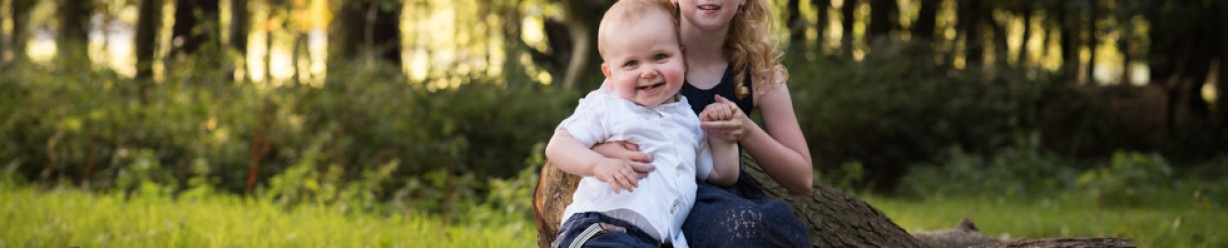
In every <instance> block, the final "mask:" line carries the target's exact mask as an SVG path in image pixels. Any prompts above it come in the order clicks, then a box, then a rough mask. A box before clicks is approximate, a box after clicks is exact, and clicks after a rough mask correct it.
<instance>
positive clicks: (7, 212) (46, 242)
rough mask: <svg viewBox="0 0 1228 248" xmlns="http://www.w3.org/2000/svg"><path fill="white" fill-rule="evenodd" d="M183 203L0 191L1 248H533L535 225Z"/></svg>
mask: <svg viewBox="0 0 1228 248" xmlns="http://www.w3.org/2000/svg"><path fill="white" fill-rule="evenodd" d="M185 198H186V197H180V199H172V198H171V197H165V196H155V197H142V196H133V197H132V198H129V199H124V196H123V195H122V194H95V193H88V192H84V191H81V190H76V189H49V190H48V189H35V188H29V187H16V188H15V187H13V186H11V185H3V184H0V216H3V219H4V223H3V224H0V247H77V246H80V247H528V246H532V245H533V244H534V242H535V241H536V239H535V235H536V234H537V232H536V230H535V229H534V227H533V225H532V224H531V222H506V221H503V222H504V223H506V224H482V223H479V222H477V221H474V223H456V224H452V225H445V224H444V222H443V221H441V220H440V218H437V217H432V216H429V215H414V214H395V215H376V214H369V213H344V212H343V211H342V210H340V209H339V208H337V207H312V206H309V205H302V206H300V207H293V208H286V207H283V206H281V205H279V204H276V203H273V202H270V201H268V200H259V199H256V198H243V197H237V196H228V195H223V194H213V195H209V196H205V197H198V198H195V199H185Z"/></svg>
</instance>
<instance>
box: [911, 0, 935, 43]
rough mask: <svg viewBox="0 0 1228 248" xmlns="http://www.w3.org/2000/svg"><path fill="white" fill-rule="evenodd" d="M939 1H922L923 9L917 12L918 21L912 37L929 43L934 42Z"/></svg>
mask: <svg viewBox="0 0 1228 248" xmlns="http://www.w3.org/2000/svg"><path fill="white" fill-rule="evenodd" d="M941 3H942V2H941V1H939V0H921V9H920V10H919V11H918V12H917V21H916V22H913V24H912V37H915V38H918V39H922V40H925V42H929V41H932V40H934V29H935V28H936V26H937V23H936V22H937V20H938V19H937V18H938V5H939V4H941Z"/></svg>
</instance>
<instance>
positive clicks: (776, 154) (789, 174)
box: [741, 84, 814, 195]
mask: <svg viewBox="0 0 1228 248" xmlns="http://www.w3.org/2000/svg"><path fill="white" fill-rule="evenodd" d="M755 99H756V100H758V101H759V103H758V105H759V113H760V114H761V115H762V116H763V125H764V128H760V127H759V125H755V124H754V123H755V122H754V121H752V120H750V118H749V117H742V118H745V119H744V121H743V122H742V123H746V124H747V125H746V133H745V135H746V136H745V137H743V138H742V140H741V144H742V147H744V148H745V149H746V151H747V152H748V153H750V155H751V156H752V157H754V158H755V160H756V161H758V162H759V164H760V165H761V166H762V167H763V170H764V171H766V172H767V174H768V175H769V176H771V177H772V179H773V180H776V182H779V183H780V185H782V186H784V187H785V188H786V189H788V190H789V193H792V194H794V195H804V194H807V193H810V191H811V186H813V185H814V179H813V175H814V174H813V173H814V168H813V167H812V165H813V162H812V160H811V157H810V148H809V147H808V146H807V145H806V137H805V136H803V135H802V129H801V127H800V126H798V124H797V116H796V115H795V114H794V113H793V100H792V99H791V98H790V97H789V88H788V86H787V85H786V84H780V85H779V86H778V87H773V88H771V89H768V90H767V91H766V92H764V93H763V94H762V95H758V96H755Z"/></svg>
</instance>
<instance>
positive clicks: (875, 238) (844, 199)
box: [533, 154, 923, 247]
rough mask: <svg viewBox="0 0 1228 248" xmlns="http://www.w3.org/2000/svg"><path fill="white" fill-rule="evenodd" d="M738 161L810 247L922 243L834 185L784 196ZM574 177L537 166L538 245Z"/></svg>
mask: <svg viewBox="0 0 1228 248" xmlns="http://www.w3.org/2000/svg"><path fill="white" fill-rule="evenodd" d="M742 164H743V167H742V169H743V170H742V171H743V172H745V173H748V174H749V175H751V178H753V179H754V180H755V182H757V183H759V185H760V186H762V188H763V189H764V192H765V193H767V194H768V195H769V196H771V197H773V198H778V199H784V200H786V201H789V202H790V203H791V204H792V205H793V211H794V214H796V215H797V216H799V218H801V219H802V221H804V222H806V225H807V227H808V228H809V229H810V230H809V233H810V241H811V244H812V245H813V246H814V247H922V246H923V245H922V243H921V242H920V241H919V240H918V239H917V238H915V237H913V236H912V235H909V234H908V232H905V231H904V229H903V228H900V227H899V226H898V225H896V224H895V223H894V222H892V221H891V219H889V218H887V216H886V215H884V214H883V213H882V212H881V211H878V210H877V209H875V208H874V207H872V206H870V204H867V203H865V202H863V201H861V200H858V199H857V198H856V197H853V196H852V195H849V194H847V193H844V192H842V191H840V190H839V189H836V188H833V187H831V186H827V185H825V184H822V183H815V184H814V191H812V192H811V193H810V194H809V195H806V196H802V197H794V196H787V195H788V191H787V190H785V189H784V187H781V186H780V185H779V184H777V183H776V182H775V181H773V180H772V179H771V178H770V176H768V175H767V173H765V172H764V171H763V170H762V169H761V168H759V166H758V165H757V164H755V162H754V160H753V159H751V158H750V156H749V155H747V154H743V156H742ZM579 181H580V179H579V177H577V176H574V175H571V174H567V173H565V172H562V171H560V170H558V168H557V167H555V166H554V165H553V164H551V163H549V162H547V163H546V165H545V166H543V167H542V172H541V177H539V178H538V183H537V187H536V188H535V189H534V194H533V214H534V217H535V218H534V219H535V221H536V224H537V228H538V246H540V247H549V245H550V243H551V242H553V241H554V238H555V236H556V235H557V234H558V227H559V224H560V223H561V222H562V220H561V218H562V213H563V208H564V207H566V206H567V204H571V195H572V194H573V193H575V188H576V185H577V184H578V183H579Z"/></svg>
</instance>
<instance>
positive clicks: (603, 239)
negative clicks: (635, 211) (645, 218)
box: [552, 212, 671, 248]
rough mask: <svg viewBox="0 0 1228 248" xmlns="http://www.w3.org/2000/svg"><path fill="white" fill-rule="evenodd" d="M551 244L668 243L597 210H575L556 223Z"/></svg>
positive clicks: (581, 245)
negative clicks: (558, 223) (557, 232)
mask: <svg viewBox="0 0 1228 248" xmlns="http://www.w3.org/2000/svg"><path fill="white" fill-rule="evenodd" d="M554 242H555V243H554V244H552V246H553V247H555V248H559V247H572V246H576V247H671V246H670V244H662V243H659V242H657V240H656V239H653V238H652V236H649V235H648V233H646V232H644V230H641V229H640V228H638V227H635V225H631V223H627V222H626V221H623V220H620V219H616V218H614V217H610V216H607V215H604V214H600V213H593V212H585V213H576V214H574V215H572V216H571V217H570V218H567V221H564V222H563V226H561V227H559V237H558V239H556V240H555V241H554Z"/></svg>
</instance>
